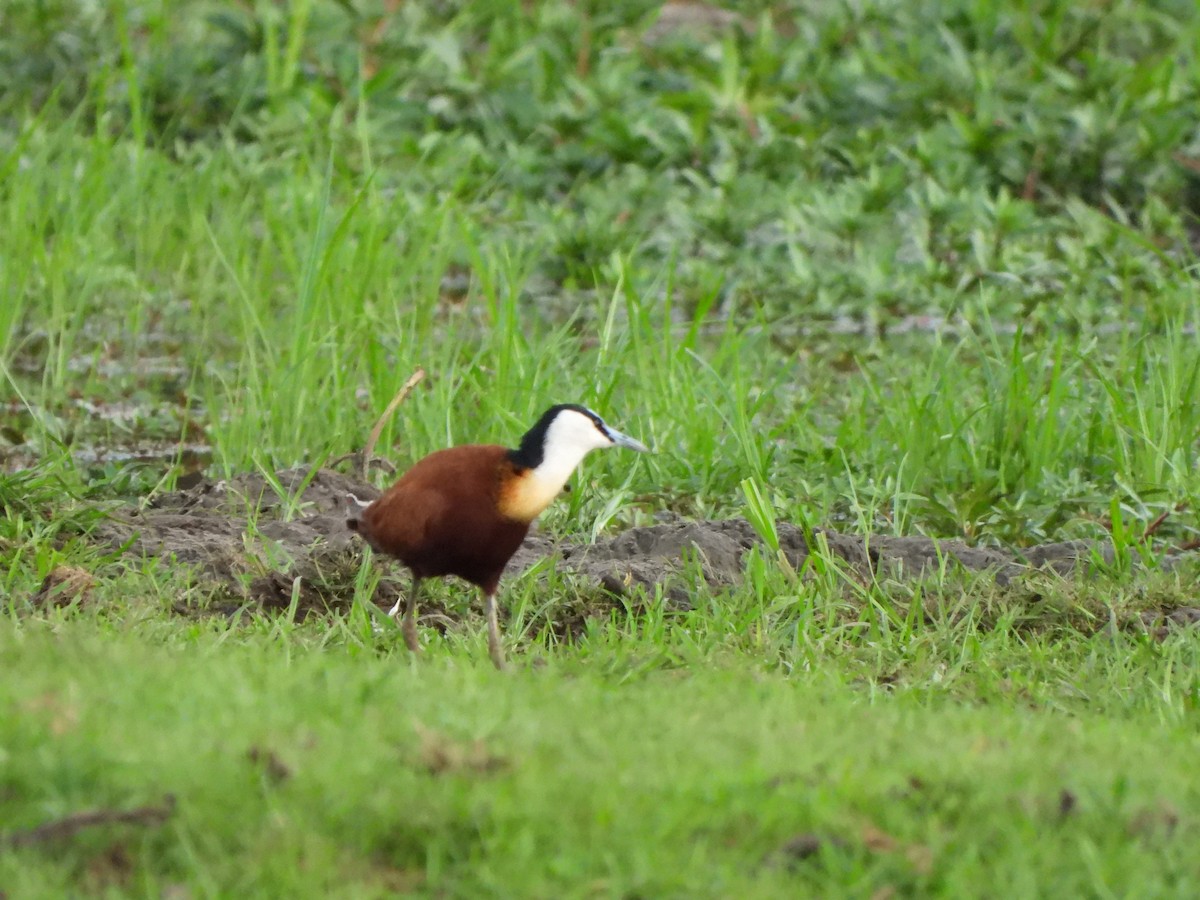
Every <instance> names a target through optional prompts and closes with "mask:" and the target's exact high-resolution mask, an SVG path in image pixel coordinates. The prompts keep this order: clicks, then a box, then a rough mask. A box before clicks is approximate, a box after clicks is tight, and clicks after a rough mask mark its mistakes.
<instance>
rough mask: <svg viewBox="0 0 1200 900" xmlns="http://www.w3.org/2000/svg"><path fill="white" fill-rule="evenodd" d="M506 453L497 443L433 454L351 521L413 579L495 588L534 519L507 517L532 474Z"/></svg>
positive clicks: (489, 590) (354, 527)
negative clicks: (448, 578) (518, 487)
mask: <svg viewBox="0 0 1200 900" xmlns="http://www.w3.org/2000/svg"><path fill="white" fill-rule="evenodd" d="M508 454H509V451H508V450H507V449H506V448H504V447H501V446H498V445H492V444H475V445H470V446H464V447H451V448H450V449H448V450H439V451H437V452H436V453H431V454H430V455H429V456H426V457H425V458H424V459H422V460H420V461H419V462H417V463H416V465H414V466H413V467H412V468H411V469H409V470H408V471H407V472H405V473H404V475H403V476H402V477H401V478H400V480H399V481H397V482H396V483H395V484H394V485H392V487H391V488H389V489H388V490H387V492H386V493H384V495H383V496H382V497H380V498H379V499H378V500H376V501H375V502H374V503H372V504H371V505H370V506H368V507H367V508H366V509H365V510H363V513H362V516H361V517H360V518H359V519H357V520H354V519H351V520H350V522H349V523H348V524H349V525H350V527H351V528H353V529H355V530H356V531H358V533H359V534H360V535H362V537H363V539H364V540H366V542H367V543H368V544H370V545H371V547H372V549H374V550H376V551H378V552H380V553H386V554H387V555H389V556H394V557H395V558H396V559H398V560H400V562H402V563H404V565H405V566H406V567H408V568H409V569H410V570H411V571H412V573H413V576H414V577H415V578H437V577H441V576H445V575H457V576H458V577H459V578H462V579H463V580H464V581H469V582H470V583H471V584H474V585H478V586H479V587H480V588H482V589H483V590H484V592H485V593H488V594H492V593H494V592H495V590H496V588H497V586H498V585H499V583H500V575H501V574H502V573H503V572H504V567H505V566H506V565H507V564H508V561H509V560H510V559H511V558H512V555H513V554H514V553H516V552H517V549H518V548H519V547H520V546H521V542H522V541H524V540H525V535H526V534H527V533H528V532H529V526H530V523H531V521H532V520H524V521H522V519H520V518H510V517H509V516H508V515H505V507H506V505H507V504H506V503H505V502H504V501H505V500H506V499H507V498H508V497H509V496H511V495H512V493H513V486H514V483H519V482H520V481H522V480H523V477H524V476H525V474H526V473H527V472H528V470H526V469H522V468H521V467H519V466H517V465H516V464H515V463H513V462H512V461H511V460H510V459H509V456H508Z"/></svg>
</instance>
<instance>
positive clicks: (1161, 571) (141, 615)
mask: <svg viewBox="0 0 1200 900" xmlns="http://www.w3.org/2000/svg"><path fill="white" fill-rule="evenodd" d="M1198 47H1200V13H1198V11H1197V8H1196V6H1195V4H1194V3H1192V2H1188V0H1177V2H1170V0H1156V2H1144V0H1089V2H1067V0H1025V2H1015V3H1004V2H1000V0H949V2H891V0H862V2H852V0H846V2H791V3H788V2H771V3H765V2H746V3H743V4H739V5H737V6H736V7H734V6H730V7H726V8H719V7H715V6H709V5H704V4H699V3H668V4H666V5H665V6H664V5H661V4H659V3H652V2H645V0H615V2H603V3H600V2H576V3H569V2H565V0H547V2H525V3H520V4H514V3H509V2H498V0H484V2H473V3H456V2H404V0H291V2H286V3H285V2H267V0H242V2H204V0H190V2H181V0H123V2H119V3H97V2H90V0H26V2H18V3H7V4H4V6H3V8H0V85H2V87H3V89H2V91H0V395H2V396H0V400H2V401H3V406H0V504H2V509H3V518H0V560H3V563H4V565H3V566H2V567H0V597H2V601H3V612H4V623H3V626H2V627H0V665H2V667H3V673H4V674H3V678H0V895H7V896H10V897H40V896H46V897H51V896H64V895H68V894H75V895H79V894H106V893H107V894H109V895H114V896H117V895H133V896H161V897H167V896H170V897H175V898H179V897H192V896H196V897H198V896H239V897H240V896H259V895H261V896H283V895H286V896H354V897H358V896H364V897H365V896H381V895H386V894H389V893H395V892H404V891H407V892H412V893H416V894H421V895H437V896H472V897H478V896H488V895H496V896H510V897H511V896H529V897H563V896H620V897H629V898H632V897H660V896H685V895H686V896H712V897H731V896H738V897H751V896H764V897H765V896H788V895H798V894H806V893H815V894H820V895H827V896H833V895H844V896H863V897H874V898H885V897H892V896H918V895H919V896H955V897H961V896H995V895H1004V896H1038V895H1045V896H1049V895H1055V896H1069V895H1075V896H1105V897H1107V896H1125V895H1136V896H1139V897H1149V896H1191V895H1194V894H1195V893H1196V892H1197V891H1198V890H1200V888H1198V886H1197V885H1198V880H1200V864H1198V863H1197V861H1196V857H1195V853H1194V848H1195V846H1197V841H1198V840H1200V776H1198V775H1197V773H1196V766H1195V760H1196V758H1197V751H1198V750H1200V730H1198V728H1197V707H1198V706H1200V636H1198V635H1197V633H1196V629H1194V628H1192V629H1187V628H1183V629H1177V628H1173V627H1172V628H1160V627H1159V624H1161V621H1163V619H1162V617H1163V616H1169V615H1170V614H1174V617H1175V620H1179V621H1186V620H1187V618H1188V616H1189V615H1191V613H1188V612H1187V611H1188V610H1195V607H1196V605H1197V604H1196V599H1195V584H1196V578H1197V574H1198V568H1197V566H1196V564H1195V563H1194V562H1193V561H1191V559H1190V557H1189V556H1188V554H1187V553H1186V552H1183V553H1182V555H1180V551H1189V550H1193V549H1195V548H1196V546H1197V543H1196V542H1197V538H1198V535H1200V512H1198V510H1200V505H1198V500H1200V497H1198V494H1200V475H1198V471H1197V455H1198V449H1200V446H1198V439H1200V403H1198V401H1197V379H1198V377H1200V354H1198V353H1197V334H1196V330H1197V322H1198V320H1200V315H1198V314H1197V303H1196V287H1197V285H1196V271H1197V270H1196V248H1197V246H1198V241H1200V225H1198V223H1197V218H1196V217H1197V213H1198V211H1200V126H1198V124H1197V118H1196V110H1197V108H1198V107H1197V102H1198V101H1200V61H1198V59H1197V48H1198ZM418 365H422V366H424V367H425V368H426V370H427V371H428V372H429V374H430V377H429V378H428V380H427V382H426V383H425V385H423V387H422V388H421V389H420V390H419V391H418V392H417V393H416V394H414V395H413V396H412V397H411V398H410V399H409V401H408V402H407V403H406V404H405V406H403V407H402V408H401V411H400V414H399V415H398V416H397V417H396V419H395V420H394V421H393V422H392V423H391V424H390V425H389V426H388V428H387V429H386V430H385V432H384V436H383V441H382V442H381V447H383V448H386V450H385V452H386V454H387V455H388V456H389V457H390V458H391V459H392V461H393V462H395V463H396V464H397V466H400V467H403V466H404V465H405V464H407V463H409V462H411V461H412V460H414V459H416V458H419V457H420V456H421V455H423V454H425V453H427V452H429V451H431V450H433V449H436V448H438V447H442V446H445V445H447V444H450V443H456V442H465V441H472V440H487V441H495V440H513V439H515V437H516V436H517V435H519V434H520V432H521V431H522V430H523V429H524V427H525V426H527V425H528V423H530V422H531V421H532V420H533V418H534V417H535V416H536V415H537V413H539V412H540V411H541V410H542V409H544V408H545V407H546V406H548V405H549V404H551V403H553V402H562V401H578V402H585V403H588V404H589V405H591V406H593V407H594V408H596V409H597V410H599V411H600V412H601V413H602V414H603V415H605V416H606V417H608V418H609V419H611V420H612V421H613V422H614V423H615V424H616V425H617V426H618V427H620V428H622V430H626V431H628V432H630V433H632V434H635V435H638V436H639V437H642V438H645V439H646V440H647V441H649V442H651V443H653V444H654V445H655V446H656V447H657V449H658V450H659V451H660V452H659V453H658V454H657V455H656V456H654V457H653V458H649V459H640V458H639V459H637V460H630V459H629V458H628V457H627V456H626V457H618V456H617V455H616V454H609V455H607V456H604V457H603V458H596V459H589V461H588V462H587V463H586V465H585V468H584V471H583V474H582V476H581V478H580V480H581V485H580V488H581V489H579V490H576V491H575V492H573V493H572V494H571V495H570V497H569V498H568V499H567V500H566V501H565V502H563V503H560V504H559V505H558V506H557V507H556V508H555V509H554V510H553V511H552V512H551V513H549V514H548V515H547V516H546V517H545V519H544V527H545V529H546V530H547V531H549V532H550V533H553V534H561V535H567V534H571V535H575V536H578V537H583V538H594V537H596V536H599V535H602V534H605V533H608V532H612V531H615V530H618V529H620V528H622V527H627V526H629V525H634V524H647V523H650V522H653V521H655V520H656V517H662V516H664V515H681V516H686V517H696V518H705V517H716V516H727V515H748V516H749V517H750V518H751V519H752V521H754V522H755V523H756V525H757V526H758V527H759V528H760V530H761V531H762V533H763V534H764V535H767V536H768V537H769V535H770V532H771V526H772V522H773V521H775V519H776V517H777V518H778V519H782V520H787V521H792V522H796V523H798V524H802V525H805V526H806V527H808V526H814V525H818V526H828V527H833V528H837V529H839V530H845V531H852V532H855V533H859V534H865V535H870V534H901V535H913V534H916V535H919V534H924V535H930V536H934V537H954V538H963V539H966V540H968V541H970V542H972V543H981V544H984V545H997V546H1006V547H1015V548H1020V547H1026V546H1029V545H1032V544H1036V543H1041V542H1046V541H1057V540H1067V539H1089V540H1095V539H1103V540H1107V541H1111V545H1112V548H1113V554H1112V556H1111V559H1109V560H1108V561H1103V560H1101V559H1099V558H1097V560H1096V561H1095V564H1094V565H1093V566H1091V567H1090V568H1089V569H1088V570H1087V571H1086V572H1081V573H1080V574H1079V577H1075V578H1067V579H1061V578H1055V577H1050V576H1046V577H1045V578H1044V579H1038V580H1035V581H1034V582H1032V583H1031V584H1027V585H1024V586H1022V587H1021V588H1019V589H1011V590H1004V589H1001V588H999V587H997V585H996V584H995V582H994V581H993V580H989V579H987V578H985V577H974V576H968V575H967V574H965V573H962V572H957V571H954V570H953V568H952V567H946V568H944V569H943V570H941V571H939V572H937V573H933V574H931V575H929V576H927V577H926V578H924V579H921V580H918V581H912V580H906V581H901V580H898V579H887V578H878V579H874V580H866V581H864V580H862V579H858V578H856V577H855V576H854V575H853V574H852V573H848V572H845V571H842V570H840V569H839V568H838V567H837V566H836V565H834V564H833V563H832V561H830V560H828V559H824V560H822V559H821V558H820V556H819V554H818V555H817V556H815V557H814V561H813V563H812V565H811V566H809V567H808V568H807V569H806V570H805V571H802V572H799V573H795V572H792V571H790V570H789V569H788V568H787V567H786V566H783V565H780V564H779V561H778V559H777V558H776V557H774V556H773V555H772V554H771V553H770V551H769V546H770V545H769V542H768V544H767V545H766V546H767V548H768V549H766V550H764V551H763V552H754V553H752V554H751V555H750V558H749V559H748V561H747V571H746V578H745V581H744V583H743V584H741V585H740V586H737V587H734V588H730V589H728V590H725V591H714V590H709V589H706V588H704V587H703V586H702V585H700V584H697V587H696V590H695V596H694V598H693V609H691V610H690V611H687V612H676V613H672V612H669V611H667V610H666V609H665V608H664V606H663V604H662V603H661V602H656V600H661V598H654V597H648V598H645V602H644V603H643V604H640V605H636V606H628V607H625V608H620V609H618V610H617V611H616V612H613V613H612V614H611V615H610V616H607V617H599V618H596V619H593V621H591V622H590V623H589V625H588V627H587V629H586V631H585V632H584V633H583V634H581V635H579V636H578V638H577V639H575V640H572V641H563V640H561V639H560V638H559V637H556V635H555V633H554V632H553V630H552V629H549V628H545V627H541V626H540V625H539V623H544V622H545V621H547V620H548V619H549V618H552V616H553V612H554V609H555V608H556V607H557V606H558V605H560V604H571V603H578V602H580V601H581V600H582V601H583V602H586V601H587V599H588V598H587V597H586V596H583V597H582V598H581V596H580V589H579V586H578V585H575V584H573V583H572V582H571V580H570V579H569V578H564V577H559V576H556V574H555V573H554V572H553V571H548V570H547V569H546V568H545V567H543V568H542V569H539V570H538V571H534V572H532V573H528V574H526V575H523V576H521V577H519V578H513V579H510V580H509V581H508V582H507V583H506V587H505V589H504V603H505V605H506V608H507V610H508V613H509V635H510V640H511V641H512V642H513V645H514V653H515V655H516V656H517V658H518V661H519V662H521V664H520V665H518V667H517V671H515V672H513V673H510V674H507V675H501V674H498V673H495V672H493V671H491V670H490V668H488V664H487V659H486V654H484V653H483V652H482V639H481V628H480V625H481V623H480V620H479V617H478V614H477V610H474V609H472V608H471V607H470V606H469V603H468V600H467V598H466V597H465V592H464V591H463V590H462V589H461V587H459V586H455V585H444V586H441V587H439V588H438V591H439V592H440V593H439V594H438V596H439V597H440V598H441V599H442V600H443V601H444V602H445V603H447V604H448V605H450V606H451V607H453V608H456V609H457V610H458V611H459V615H458V616H457V617H456V621H455V622H453V623H452V627H450V628H449V629H448V630H447V632H446V634H445V635H438V634H436V633H431V634H428V635H426V638H427V639H428V641H429V648H428V650H429V652H427V653H426V654H425V658H424V659H422V660H419V661H416V660H412V659H410V658H409V656H408V655H407V654H406V652H405V650H404V648H403V645H402V643H400V641H399V640H398V638H397V636H396V635H395V634H393V633H392V632H389V631H386V630H385V631H384V632H383V633H376V632H374V631H373V630H372V628H371V627H370V622H369V619H368V618H367V616H366V614H365V613H364V611H363V608H362V605H361V604H358V605H355V606H347V608H345V609H342V610H335V611H332V612H330V613H329V614H328V615H326V616H321V617H312V618H310V619H308V620H305V621H303V622H300V621H297V620H296V619H295V618H294V617H291V616H283V617H278V616H276V617H269V616H265V615H263V614H261V613H258V612H255V611H254V610H251V609H246V610H243V611H242V612H241V613H240V614H239V615H237V616H233V617H228V616H221V615H204V614H203V611H204V610H205V608H206V604H208V603H210V602H211V600H212V596H211V588H210V587H207V586H206V585H205V582H204V580H203V578H202V577H201V576H200V575H199V574H198V573H196V572H194V571H191V570H189V569H188V568H187V567H182V566H178V565H172V564H171V563H170V562H169V561H156V560H146V561H142V560H131V559H128V558H124V557H121V556H119V555H117V554H112V553H104V552H102V551H100V550H98V549H96V547H95V545H94V543H93V542H91V541H89V539H88V535H89V533H90V532H91V530H92V529H93V528H94V527H95V526H96V525H97V524H98V523H99V522H101V521H102V520H103V519H104V517H105V516H106V515H109V514H111V513H113V511H115V510H119V509H120V508H122V507H123V506H124V505H126V504H130V503H145V502H146V499H147V498H148V497H150V496H153V495H156V494H159V493H161V492H163V491H166V490H170V489H171V488H173V487H174V486H175V484H176V482H177V480H178V479H179V478H180V477H181V476H183V475H185V474H186V473H187V472H189V471H190V470H194V469H195V468H196V467H197V466H204V467H206V469H207V471H208V472H209V473H210V474H213V475H229V474H233V473H238V472H245V471H252V470H257V471H260V472H263V473H265V474H268V475H269V474H271V473H274V472H276V471H278V470H279V469H281V468H283V467H286V466H290V465H293V464H297V463H307V464H311V463H315V462H320V461H322V460H324V459H327V458H329V457H331V456H337V455H339V454H342V453H345V452H348V451H351V450H355V449H358V448H359V447H361V445H362V444H363V441H364V437H365V435H366V433H367V432H368V430H369V429H370V426H371V424H372V422H373V421H374V420H375V417H376V416H377V415H378V413H379V411H380V410H381V409H382V408H383V407H384V406H385V405H386V404H387V402H388V400H389V399H390V398H391V397H392V396H393V395H394V393H395V392H396V390H397V388H398V387H399V385H400V384H401V383H403V381H404V380H405V379H406V378H407V377H408V375H409V373H410V372H412V371H413V369H414V368H415V367H416V366H418ZM1167 559H1170V560H1171V561H1172V562H1173V565H1171V566H1164V565H1163V562H1164V560H1167ZM65 566H69V567H72V568H73V569H76V570H83V571H85V572H86V573H88V574H87V578H88V579H89V581H90V584H91V586H90V587H89V588H88V591H87V592H86V594H87V597H88V598H89V599H88V602H86V603H85V602H83V600H82V598H76V600H74V601H72V602H70V603H68V604H67V605H66V606H63V607H58V606H54V605H45V604H39V603H37V602H35V598H36V597H37V591H38V586H39V585H40V584H41V583H42V582H43V579H45V578H46V576H47V575H49V574H50V573H52V572H54V571H55V570H60V569H62V568H63V567H65ZM379 577H380V576H379V574H378V571H377V570H376V569H373V568H372V567H371V565H370V562H369V561H367V562H364V563H363V566H362V568H361V570H360V577H359V579H358V584H357V587H356V588H354V595H355V596H358V597H360V598H361V597H362V596H369V593H364V592H367V591H369V588H370V587H371V585H372V584H373V581H372V579H376V580H377V579H378V578H379ZM387 577H392V576H391V575H390V574H389V575H388V576H387ZM348 599H349V598H348ZM181 606H182V607H186V609H187V610H188V614H186V615H179V614H178V613H177V612H174V611H173V610H178V609H179V608H180V607H181ZM1147 623H1149V627H1147ZM166 794H169V795H171V796H172V797H173V798H174V799H173V805H171V806H169V807H166V806H164V807H162V808H159V804H162V803H163V802H164V801H163V796H164V795H166ZM131 809H133V810H134V812H133V813H129V815H127V816H126V817H125V818H126V819H127V820H128V821H120V820H119V818H120V817H119V816H116V813H115V812H114V811H119V810H125V811H129V810H131ZM138 809H140V810H141V812H137V810H138ZM80 810H94V811H95V810H98V811H99V813H98V816H99V821H98V822H97V823H96V824H94V825H93V826H92V827H88V828H79V829H78V830H77V831H76V830H73V829H74V826H71V825H68V827H67V829H66V830H67V831H69V832H70V833H65V832H64V831H63V830H61V829H60V830H59V831H54V830H53V829H51V831H50V832H38V831H35V830H34V829H36V828H37V827H38V826H39V825H42V824H44V823H48V822H49V823H55V822H57V823H59V824H60V825H61V823H63V822H64V821H65V822H68V823H70V822H71V821H73V820H71V819H69V818H64V817H70V816H71V815H72V814H74V813H78V812H79V811H80Z"/></svg>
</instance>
